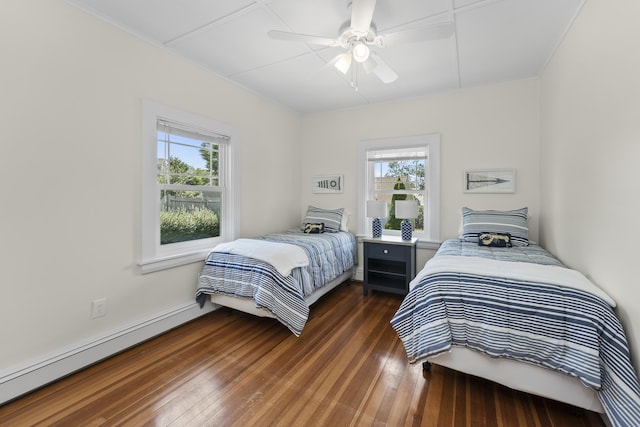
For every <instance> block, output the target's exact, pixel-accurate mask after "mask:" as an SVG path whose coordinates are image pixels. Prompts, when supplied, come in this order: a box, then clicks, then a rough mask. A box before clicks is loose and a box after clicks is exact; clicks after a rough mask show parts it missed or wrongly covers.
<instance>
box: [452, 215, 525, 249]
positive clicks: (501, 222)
mask: <svg viewBox="0 0 640 427" xmlns="http://www.w3.org/2000/svg"><path fill="white" fill-rule="evenodd" d="M527 214H528V208H522V209H516V210H513V211H474V210H472V209H469V208H462V240H464V241H467V242H474V243H478V234H479V233H509V234H510V235H511V244H512V245H513V246H529V226H528V224H527Z"/></svg>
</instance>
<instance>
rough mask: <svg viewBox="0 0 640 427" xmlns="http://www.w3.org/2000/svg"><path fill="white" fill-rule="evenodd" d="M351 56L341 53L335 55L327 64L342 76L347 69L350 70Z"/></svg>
mask: <svg viewBox="0 0 640 427" xmlns="http://www.w3.org/2000/svg"><path fill="white" fill-rule="evenodd" d="M351 59H352V58H351V54H349V53H341V54H340V55H336V56H335V57H333V59H332V60H331V61H329V62H328V63H327V65H330V66H332V67H335V68H336V69H337V70H338V71H340V72H341V73H342V74H347V71H349V68H351Z"/></svg>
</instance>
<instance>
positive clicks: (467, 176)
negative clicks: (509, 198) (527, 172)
mask: <svg viewBox="0 0 640 427" xmlns="http://www.w3.org/2000/svg"><path fill="white" fill-rule="evenodd" d="M464 192H465V193H515V192H516V170H515V169H474V170H466V171H464Z"/></svg>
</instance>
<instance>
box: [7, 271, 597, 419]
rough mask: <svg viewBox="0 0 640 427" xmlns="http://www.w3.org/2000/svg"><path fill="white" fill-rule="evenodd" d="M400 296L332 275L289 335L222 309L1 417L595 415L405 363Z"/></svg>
mask: <svg viewBox="0 0 640 427" xmlns="http://www.w3.org/2000/svg"><path fill="white" fill-rule="evenodd" d="M400 302H401V298H400V297H397V296H393V295H387V294H384V293H379V292H373V293H369V296H368V297H363V296H362V285H361V283H359V282H352V283H351V284H349V285H348V286H347V285H346V284H343V285H341V286H340V287H338V288H337V289H336V290H334V291H332V292H331V293H330V294H329V295H327V296H325V297H323V298H322V299H321V300H320V301H319V302H317V303H316V304H315V305H314V306H313V307H312V309H311V317H310V319H309V322H308V323H307V326H306V327H305V329H304V331H303V333H302V335H301V336H300V337H299V338H296V337H295V336H294V335H293V334H291V333H290V332H289V331H288V330H287V329H286V328H285V327H284V326H282V325H280V324H279V323H278V322H276V321H275V320H272V319H263V318H257V317H253V316H249V315H246V314H243V313H239V312H235V311H231V310H228V309H221V310H218V311H215V312H213V313H210V314H207V315H205V316H202V317H201V318H199V319H196V320H194V321H192V322H190V323H188V324H185V325H183V326H181V327H179V328H176V329H174V330H172V331H170V332H168V333H166V334H164V335H162V336H159V337H157V338H154V339H152V340H150V341H147V342H145V343H143V344H141V345H139V346H136V347H134V348H132V349H130V350H128V351H125V352H123V353H121V354H118V355H117V356H114V357H112V358H110V359H108V360H105V361H103V362H101V363H99V364H96V365H94V366H92V367H90V368H87V369H84V370H82V371H80V372H78V373H76V374H74V375H71V376H69V377H67V378H64V379H62V380H60V381H57V382H56V383H53V384H51V385H49V386H47V387H44V388H42V389H40V390H37V391H35V392H33V393H31V394H29V395H26V396H24V397H22V398H20V399H18V400H15V401H13V402H10V403H8V404H6V405H4V406H0V426H14V425H15V426H26V425H29V426H31V425H34V426H42V425H47V426H49V425H53V426H97V425H126V426H142V425H148V426H276V425H277V426H312V425H314V426H361V425H362V426H373V425H375V426H407V425H412V426H413V425H416V426H417V425H424V426H539V427H545V426H554V427H560V426H562V427H572V426H576V427H577V426H604V423H603V422H602V420H601V419H600V416H599V415H598V414H595V413H592V412H586V413H584V414H582V415H576V414H574V411H572V408H570V407H568V406H567V405H564V404H560V403H558V402H554V401H550V400H546V399H543V398H540V397H536V396H531V395H527V394H524V393H520V392H516V391H513V390H511V389H508V388H506V387H502V386H499V385H496V384H494V383H491V382H489V381H486V380H482V379H479V378H476V377H472V376H468V375H464V374H460V373H457V372H455V371H452V370H449V369H446V368H442V367H438V366H434V367H433V369H432V372H431V373H430V374H425V375H423V372H422V368H421V366H411V365H409V364H408V363H407V359H406V354H405V353H404V349H403V347H402V343H401V342H400V341H399V339H398V338H397V335H396V333H395V332H394V331H393V329H392V328H391V326H390V325H389V320H390V319H391V317H392V316H393V314H394V313H395V311H396V309H397V308H398V307H399V305H400Z"/></svg>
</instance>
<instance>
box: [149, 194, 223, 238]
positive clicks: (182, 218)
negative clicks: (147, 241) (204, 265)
mask: <svg viewBox="0 0 640 427" xmlns="http://www.w3.org/2000/svg"><path fill="white" fill-rule="evenodd" d="M160 201H161V206H162V208H161V210H160V244H162V245H165V244H169V243H178V242H185V241H188V240H198V239H207V238H210V237H219V236H220V219H221V218H220V212H221V202H222V193H221V192H216V191H178V190H161V191H160Z"/></svg>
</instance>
